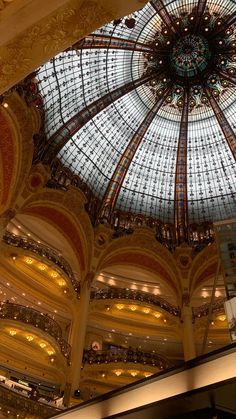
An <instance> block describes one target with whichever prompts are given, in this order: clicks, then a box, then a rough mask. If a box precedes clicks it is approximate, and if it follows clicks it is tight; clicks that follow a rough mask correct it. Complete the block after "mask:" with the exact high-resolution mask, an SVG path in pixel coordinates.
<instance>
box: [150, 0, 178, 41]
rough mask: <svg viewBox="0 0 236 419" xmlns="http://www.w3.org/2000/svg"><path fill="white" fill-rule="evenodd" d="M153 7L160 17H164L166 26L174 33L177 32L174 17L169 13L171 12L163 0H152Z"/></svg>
mask: <svg viewBox="0 0 236 419" xmlns="http://www.w3.org/2000/svg"><path fill="white" fill-rule="evenodd" d="M151 5H152V7H153V8H154V9H155V10H156V12H157V13H158V15H159V16H160V18H161V19H162V21H163V23H164V24H165V26H166V27H167V28H168V29H170V30H171V32H172V33H173V34H176V33H177V32H178V28H177V26H176V25H175V22H174V21H173V19H172V17H171V16H170V15H169V12H168V11H167V9H166V7H165V5H164V3H163V1H162V0H152V1H151Z"/></svg>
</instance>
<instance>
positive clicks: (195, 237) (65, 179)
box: [47, 159, 215, 252]
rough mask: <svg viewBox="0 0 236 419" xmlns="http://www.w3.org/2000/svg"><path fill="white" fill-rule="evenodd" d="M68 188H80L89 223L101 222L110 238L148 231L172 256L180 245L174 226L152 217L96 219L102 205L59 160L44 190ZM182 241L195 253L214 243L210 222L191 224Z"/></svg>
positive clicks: (115, 214)
mask: <svg viewBox="0 0 236 419" xmlns="http://www.w3.org/2000/svg"><path fill="white" fill-rule="evenodd" d="M70 185H73V186H75V187H77V188H79V189H80V190H82V191H83V193H84V194H85V196H86V198H87V204H86V210H87V212H88V214H89V216H90V218H91V221H92V223H93V224H96V223H99V222H100V223H105V224H107V225H109V226H110V227H111V228H112V229H113V230H114V233H113V238H118V237H120V236H124V235H127V234H132V233H133V232H134V230H135V229H137V228H140V227H147V228H149V229H151V230H152V231H153V232H154V235H155V238H156V240H157V241H159V242H160V243H161V244H162V245H163V246H165V247H166V248H167V249H169V250H170V251H171V252H172V251H174V250H175V248H176V246H178V245H179V244H180V243H179V242H178V241H177V238H176V237H178V234H177V232H176V229H175V226H174V225H173V224H164V223H162V222H161V221H160V220H158V219H155V218H152V217H148V216H145V215H142V214H135V213H128V212H125V211H120V210H115V211H113V212H112V214H111V215H110V216H109V219H106V218H104V217H103V218H101V219H98V213H99V208H100V207H101V201H100V200H99V199H98V198H97V197H95V195H94V193H93V192H92V190H91V189H90V188H89V187H88V186H87V185H86V184H85V183H84V182H83V181H82V180H81V179H80V177H79V176H78V175H74V174H73V173H72V172H71V171H70V169H68V168H66V167H64V166H63V164H62V163H61V162H60V160H58V159H55V160H54V161H53V164H52V167H51V180H50V181H49V182H48V183H47V187H50V188H55V189H57V188H61V189H64V190H67V189H68V187H69V186H70ZM185 237H186V242H187V243H188V245H189V246H191V247H192V248H193V250H194V251H195V252H198V251H200V250H202V249H203V248H204V247H205V246H208V245H209V243H212V242H213V241H214V240H215V233H214V230H213V224H212V223H210V222H204V223H201V224H190V225H189V226H188V229H187V231H186V232H185Z"/></svg>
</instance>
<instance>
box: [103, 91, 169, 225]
mask: <svg viewBox="0 0 236 419" xmlns="http://www.w3.org/2000/svg"><path fill="white" fill-rule="evenodd" d="M169 91H170V89H169V88H167V89H166V91H165V93H164V95H163V96H162V97H161V98H159V99H158V101H157V102H156V103H155V105H154V106H153V108H152V109H151V110H150V111H149V112H148V114H147V115H146V117H145V118H144V120H143V122H142V123H141V125H140V126H139V128H138V130H137V131H136V133H135V134H134V135H133V137H132V138H131V140H130V142H129V144H128V145H127V147H126V149H125V151H124V153H123V154H122V156H121V158H120V161H119V163H118V164H117V167H116V169H115V171H114V173H113V175H112V178H111V180H110V182H109V185H108V187H107V190H106V192H105V195H104V199H103V202H102V205H101V209H100V213H99V217H98V218H100V219H103V218H105V219H107V220H110V216H111V214H112V211H113V209H114V207H115V204H116V201H117V198H118V195H119V192H120V189H121V186H122V184H123V181H124V178H125V175H126V173H127V171H128V169H129V166H130V163H131V162H132V160H133V158H134V155H135V153H136V151H137V149H138V147H139V145H140V143H141V141H142V139H143V137H144V135H145V133H146V132H147V129H148V128H149V126H150V124H151V123H152V121H153V119H154V117H155V116H156V113H157V112H158V110H159V109H160V107H161V106H162V104H163V102H164V101H165V99H166V97H167V95H168V93H169Z"/></svg>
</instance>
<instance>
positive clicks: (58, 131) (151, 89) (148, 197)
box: [37, 0, 236, 236]
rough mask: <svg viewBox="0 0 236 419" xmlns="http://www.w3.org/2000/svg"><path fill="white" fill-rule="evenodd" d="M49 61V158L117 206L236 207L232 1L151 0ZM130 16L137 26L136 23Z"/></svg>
mask: <svg viewBox="0 0 236 419" xmlns="http://www.w3.org/2000/svg"><path fill="white" fill-rule="evenodd" d="M127 19H129V18H127V17H126V18H123V19H120V20H118V21H114V22H111V23H109V24H107V25H105V26H104V27H102V28H100V29H98V30H96V31H95V32H94V33H92V34H91V35H89V36H87V37H86V38H84V39H82V40H81V41H79V42H78V43H77V44H76V45H73V46H72V47H71V48H70V49H68V50H67V51H65V52H62V53H60V54H59V55H57V56H56V57H55V58H53V59H51V60H50V62H48V63H47V64H45V65H43V66H42V67H41V68H40V69H39V71H38V73H37V79H38V81H39V83H38V88H39V91H40V94H41V95H42V98H43V103H44V111H45V134H46V144H45V145H44V150H43V157H42V158H43V159H44V160H45V161H47V162H49V161H53V159H55V158H56V157H57V158H59V159H60V160H61V162H62V163H63V165H64V166H66V167H67V168H69V169H70V170H71V171H72V172H73V173H74V174H76V175H78V176H79V177H80V178H81V179H82V181H83V182H85V183H86V184H87V185H88V186H89V188H90V189H91V190H92V191H93V193H94V194H95V196H97V197H99V198H100V200H101V206H100V208H99V209H98V215H97V216H98V218H99V219H100V220H101V219H103V220H105V219H106V220H108V221H109V219H110V217H111V216H112V213H113V211H114V210H117V209H118V210H122V211H127V212H134V213H141V214H144V215H146V216H148V217H152V218H155V219H159V220H161V221H162V222H164V223H172V224H174V225H175V228H176V229H177V230H178V234H179V235H180V236H184V234H185V233H184V232H185V230H186V228H187V226H188V225H189V224H191V223H201V222H204V221H215V220H220V219H226V218H230V217H233V216H235V214H236V182H235V180H236V164H235V159H236V134H235V133H236V37H235V34H236V1H235V0H224V1H222V0H208V1H207V0H153V1H151V2H150V3H148V4H147V5H146V6H145V7H144V8H143V9H141V10H139V11H137V12H135V13H134V14H133V15H132V25H127ZM128 26H133V27H128Z"/></svg>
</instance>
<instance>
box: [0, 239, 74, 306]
mask: <svg viewBox="0 0 236 419" xmlns="http://www.w3.org/2000/svg"><path fill="white" fill-rule="evenodd" d="M3 240H4V242H5V243H6V244H9V245H11V246H14V247H20V248H21V249H24V250H27V251H29V252H32V253H36V254H37V255H39V256H40V257H42V258H46V259H48V260H49V261H50V262H53V263H54V264H55V265H57V266H58V267H59V268H60V269H62V270H63V271H64V272H65V274H66V275H67V276H68V278H69V279H70V280H71V283H72V286H73V288H74V290H75V292H76V293H77V296H78V298H79V294H80V282H79V281H78V280H77V279H76V278H75V276H74V274H73V271H72V269H71V267H70V265H69V263H68V262H67V261H66V260H65V259H64V258H63V257H62V256H61V255H60V254H58V253H57V252H56V251H55V250H52V249H50V248H49V247H47V246H44V245H42V244H40V243H37V242H36V241H34V240H32V239H28V238H26V237H22V236H16V235H15V234H12V233H9V232H6V233H5V234H4V236H3Z"/></svg>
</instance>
